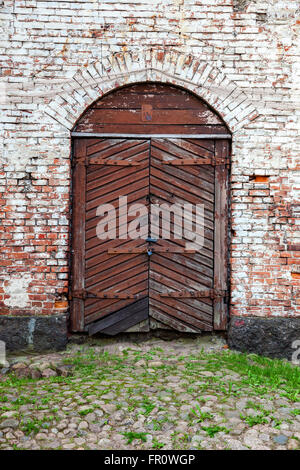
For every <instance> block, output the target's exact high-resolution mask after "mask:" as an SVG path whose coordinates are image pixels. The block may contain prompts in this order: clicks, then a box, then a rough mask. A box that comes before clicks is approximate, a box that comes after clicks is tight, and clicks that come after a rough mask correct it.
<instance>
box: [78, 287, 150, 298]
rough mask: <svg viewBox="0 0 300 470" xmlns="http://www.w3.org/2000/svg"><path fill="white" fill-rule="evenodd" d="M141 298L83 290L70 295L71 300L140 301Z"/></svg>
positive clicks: (135, 295)
mask: <svg viewBox="0 0 300 470" xmlns="http://www.w3.org/2000/svg"><path fill="white" fill-rule="evenodd" d="M140 297H141V295H140V294H131V293H128V292H112V291H107V292H95V291H88V290H86V289H82V290H76V291H74V292H73V293H72V294H70V296H69V299H70V300H72V299H82V300H85V299H92V298H94V299H139V298H140Z"/></svg>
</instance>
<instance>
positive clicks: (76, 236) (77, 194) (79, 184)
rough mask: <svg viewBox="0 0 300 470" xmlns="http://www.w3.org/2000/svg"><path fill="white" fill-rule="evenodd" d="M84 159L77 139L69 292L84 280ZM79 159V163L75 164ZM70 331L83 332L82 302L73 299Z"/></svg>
mask: <svg viewBox="0 0 300 470" xmlns="http://www.w3.org/2000/svg"><path fill="white" fill-rule="evenodd" d="M85 157H86V141H85V140H82V139H77V140H75V142H74V160H75V167H74V171H73V190H72V194H73V213H72V233H73V238H72V255H73V256H72V270H71V290H72V291H75V290H82V289H84V278H85V252H84V244H85V194H86V191H85V188H86V168H85V165H84V163H83V160H84V159H85ZM78 159H80V161H81V163H77V160H78ZM70 320H71V330H72V331H83V330H84V301H83V300H82V299H73V300H72V302H71V315H70Z"/></svg>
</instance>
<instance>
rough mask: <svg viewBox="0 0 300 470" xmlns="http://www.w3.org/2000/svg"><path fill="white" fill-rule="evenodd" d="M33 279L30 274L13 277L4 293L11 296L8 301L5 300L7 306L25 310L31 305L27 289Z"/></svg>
mask: <svg viewBox="0 0 300 470" xmlns="http://www.w3.org/2000/svg"><path fill="white" fill-rule="evenodd" d="M31 281H32V278H31V276H30V275H29V274H24V275H23V276H21V277H20V275H13V276H11V278H10V280H9V282H8V284H7V285H6V286H5V287H4V293H5V294H6V295H9V298H8V299H5V300H4V303H5V305H7V306H8V307H18V308H24V307H26V306H27V305H28V304H29V295H28V293H27V289H28V286H29V284H30V283H31Z"/></svg>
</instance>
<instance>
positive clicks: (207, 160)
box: [162, 158, 229, 166]
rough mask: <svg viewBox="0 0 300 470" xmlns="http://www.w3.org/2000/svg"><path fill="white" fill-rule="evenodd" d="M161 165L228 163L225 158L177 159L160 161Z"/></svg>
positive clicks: (214, 164)
mask: <svg viewBox="0 0 300 470" xmlns="http://www.w3.org/2000/svg"><path fill="white" fill-rule="evenodd" d="M162 164H163V165H175V166H182V165H187V166H191V165H212V166H217V165H228V164H229V161H228V160H227V159H225V158H202V159H200V158H197V159H196V158H177V159H175V160H169V161H162Z"/></svg>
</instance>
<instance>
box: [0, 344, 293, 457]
mask: <svg viewBox="0 0 300 470" xmlns="http://www.w3.org/2000/svg"><path fill="white" fill-rule="evenodd" d="M196 344H197V343H195V342H188V341H176V344H175V342H166V343H165V342H163V341H159V340H156V341H150V342H147V343H145V344H143V345H132V347H130V345H128V344H126V345H125V346H123V347H122V350H118V348H116V347H115V348H108V350H104V349H105V348H103V347H101V346H94V347H93V346H86V345H84V346H72V347H71V348H70V349H69V350H68V351H67V352H64V353H61V354H59V355H57V357H58V358H59V359H60V360H61V361H63V363H64V364H66V365H69V366H72V371H73V372H72V375H71V376H69V377H49V378H41V379H29V378H18V377H16V376H15V375H14V374H13V373H9V374H7V375H5V376H3V377H4V378H5V380H2V381H0V427H1V423H3V422H4V421H5V420H8V421H9V420H12V421H13V422H12V423H9V422H8V424H11V425H12V426H11V427H10V426H7V428H5V427H3V426H2V429H0V449H260V448H261V449H283V448H284V449H291V450H292V449H293V450H294V449H295V450H296V449H299V448H300V370H299V367H297V366H294V365H292V364H290V363H288V362H286V361H281V360H273V359H268V358H264V357H259V356H256V355H253V354H248V355H246V354H240V353H236V352H232V351H229V350H221V349H218V350H217V351H212V352H207V351H205V350H203V349H202V348H201V347H200V346H199V347H195V345H196ZM43 360H47V356H44V357H43Z"/></svg>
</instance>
